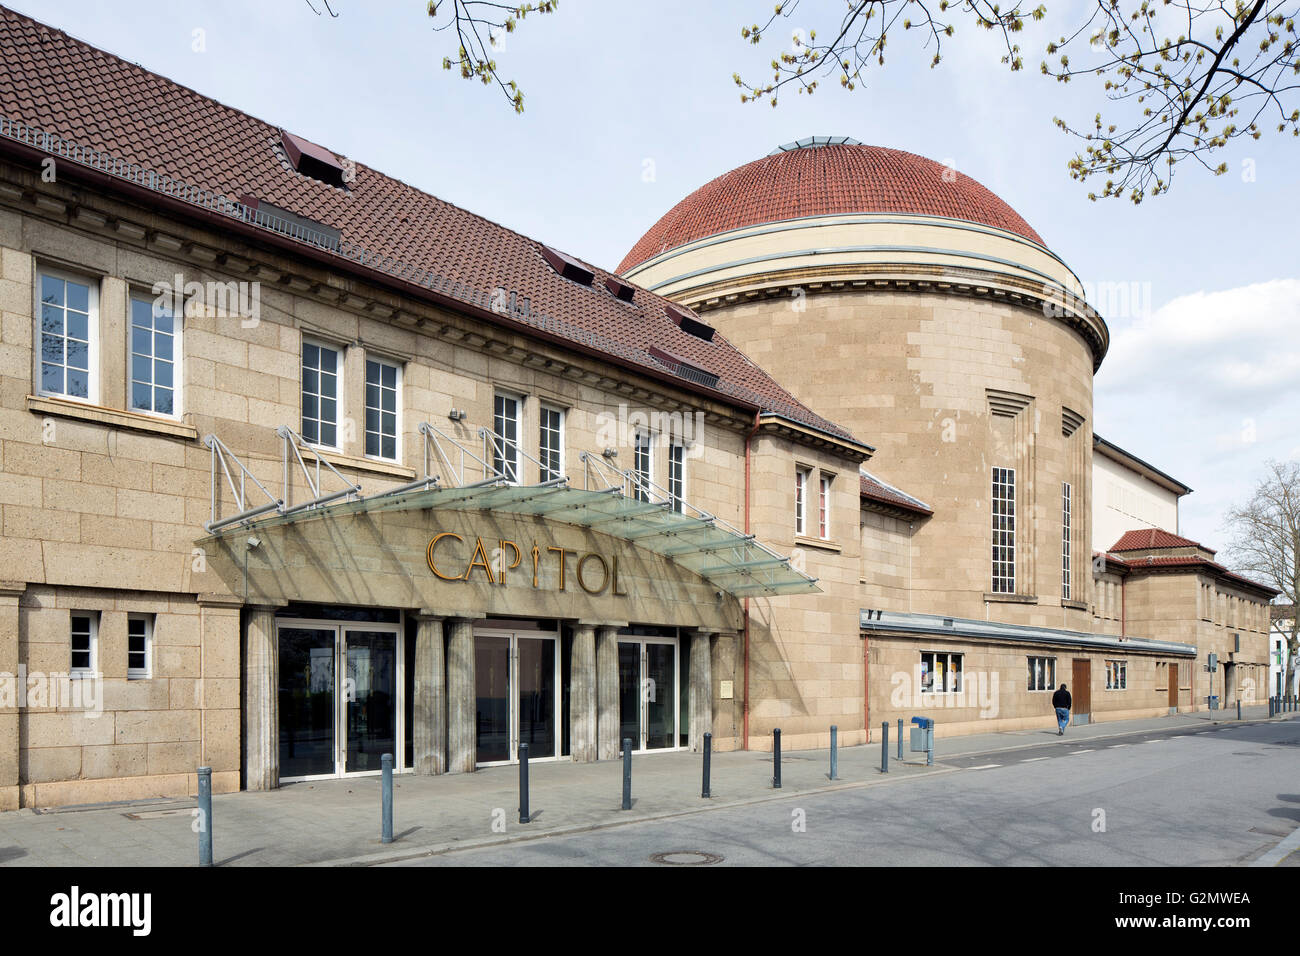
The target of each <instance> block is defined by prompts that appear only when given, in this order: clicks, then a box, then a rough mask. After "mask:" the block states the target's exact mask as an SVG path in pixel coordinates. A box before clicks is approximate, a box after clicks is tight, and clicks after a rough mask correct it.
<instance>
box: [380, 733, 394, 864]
mask: <svg viewBox="0 0 1300 956" xmlns="http://www.w3.org/2000/svg"><path fill="white" fill-rule="evenodd" d="M379 766H380V769H381V771H382V772H383V781H384V782H383V787H382V788H381V789H382V791H383V795H382V796H381V797H380V798H379V815H380V818H381V819H380V834H379V842H380V843H392V842H393V755H392V754H383V755H382V756H380V758H379Z"/></svg>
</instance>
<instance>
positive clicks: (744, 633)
mask: <svg viewBox="0 0 1300 956" xmlns="http://www.w3.org/2000/svg"><path fill="white" fill-rule="evenodd" d="M758 416H759V412H758V411H755V412H754V427H753V428H751V429H750V430H749V434H748V435H746V436H745V534H749V533H750V532H749V453H750V446H751V444H752V442H753V440H754V435H755V434H757V433H758ZM741 640H742V641H744V643H745V706H744V711H743V712H744V729H743V731H742V733H743V734H744V735H745V737H744V741H743V742H742V744H741V746H742V748H743V749H745V750H748V749H749V598H748V597H746V598H745V611H744V620H743V627H742V628H741Z"/></svg>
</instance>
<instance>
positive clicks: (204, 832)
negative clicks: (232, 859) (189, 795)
mask: <svg viewBox="0 0 1300 956" xmlns="http://www.w3.org/2000/svg"><path fill="white" fill-rule="evenodd" d="M211 865H212V768H211V767H200V768H199V866H211Z"/></svg>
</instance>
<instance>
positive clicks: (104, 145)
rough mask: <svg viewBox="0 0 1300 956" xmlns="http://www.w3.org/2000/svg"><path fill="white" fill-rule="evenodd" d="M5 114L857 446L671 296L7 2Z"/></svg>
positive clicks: (1, 12) (348, 262)
mask: <svg viewBox="0 0 1300 956" xmlns="http://www.w3.org/2000/svg"><path fill="white" fill-rule="evenodd" d="M0 118H6V119H9V120H17V121H21V122H23V123H27V124H31V125H32V126H34V127H37V128H39V129H40V130H42V131H46V132H50V133H54V134H57V135H58V136H62V137H64V138H65V139H67V140H71V141H72V142H74V143H77V144H80V145H82V146H89V147H92V148H94V149H98V150H103V151H105V152H107V153H110V154H113V155H114V156H115V157H118V158H120V159H123V160H125V161H127V162H130V163H136V164H138V165H140V166H143V167H147V168H148V169H151V170H154V171H156V172H158V173H160V174H164V175H166V176H170V177H172V178H173V179H175V180H180V181H183V182H184V183H186V184H188V185H190V186H197V187H202V188H204V189H209V190H215V191H217V192H219V193H222V194H223V195H224V196H227V197H231V198H232V199H234V198H235V197H239V196H241V195H247V196H250V197H254V198H256V199H258V200H261V201H263V202H266V203H271V204H274V205H275V206H279V207H281V208H282V209H285V210H288V211H290V212H292V213H294V214H296V215H298V216H303V217H307V218H309V219H312V220H315V221H317V222H319V223H321V224H323V225H325V226H328V227H330V228H332V229H337V230H339V231H340V232H341V234H342V239H343V240H344V241H345V242H346V243H350V244H352V246H354V247H355V246H360V247H364V249H365V251H366V253H367V259H366V261H367V263H368V262H369V261H370V259H371V257H374V258H376V259H380V258H381V257H384V256H389V257H392V258H393V259H395V260H400V261H401V262H403V263H407V264H410V265H412V266H414V267H416V268H417V269H420V270H429V271H430V272H432V273H434V274H436V275H437V276H440V277H441V278H442V280H445V283H446V284H445V288H448V289H450V288H453V286H452V283H459V284H460V286H458V287H456V288H457V289H458V290H459V291H458V292H455V293H448V294H453V295H456V296H458V298H460V299H461V300H463V301H466V302H467V303H469V304H477V303H479V302H487V301H489V300H490V297H491V295H492V293H493V290H494V289H498V288H502V289H505V290H507V292H515V293H517V294H518V295H519V296H521V297H526V298H527V299H528V300H529V302H530V312H529V314H528V315H525V316H510V317H508V318H509V319H510V320H512V322H513V323H514V324H517V325H518V327H519V330H520V331H521V332H524V333H527V332H528V330H529V328H530V327H532V328H534V329H539V330H544V331H545V332H547V333H550V334H553V335H558V336H559V337H561V338H564V339H566V340H568V341H572V342H574V343H575V344H577V345H579V346H585V347H587V348H594V349H596V350H598V351H602V352H605V353H607V354H610V355H613V356H616V357H617V358H619V359H621V360H623V361H624V362H629V363H631V364H633V365H638V366H641V367H644V368H646V369H647V370H649V371H651V372H653V373H657V374H659V375H661V376H662V375H663V374H664V373H665V372H667V373H670V374H671V375H674V376H677V377H678V379H680V381H681V382H682V385H683V387H685V388H691V389H694V390H697V391H699V390H701V388H702V386H701V385H700V384H699V383H697V382H692V381H691V380H690V379H688V378H682V377H681V376H680V373H679V372H678V370H677V369H676V368H674V367H672V366H665V365H664V364H663V363H661V362H657V361H656V360H655V359H654V358H652V357H651V356H650V354H649V352H648V349H649V347H651V346H657V347H659V348H661V349H662V350H664V351H666V352H669V353H671V354H674V355H679V356H681V357H682V358H683V359H685V360H686V361H687V362H688V363H690V364H692V365H694V366H696V367H698V368H701V369H704V370H706V371H708V372H710V373H713V374H716V375H718V376H719V377H720V382H719V384H718V386H717V388H716V389H715V390H714V391H713V394H715V395H716V392H719V391H720V392H722V393H723V394H724V395H727V396H729V397H731V398H733V399H735V400H738V401H739V402H740V403H741V405H742V406H744V407H754V406H758V407H759V408H761V409H763V410H765V411H771V412H775V413H777V414H780V415H784V416H785V417H787V418H791V419H794V420H795V421H799V422H801V423H803V424H805V425H809V426H811V427H813V428H815V429H818V430H820V431H823V432H826V433H828V434H831V435H834V436H836V437H839V438H843V439H848V440H850V441H855V442H856V439H853V438H852V436H851V435H850V434H849V432H848V431H847V430H845V429H843V428H841V427H839V426H838V425H835V424H834V423H832V422H830V421H828V420H827V419H825V418H822V417H821V416H819V415H817V414H815V413H814V412H812V411H811V410H810V409H808V408H807V406H805V405H803V404H802V403H801V402H799V401H798V400H797V399H796V398H795V397H794V396H793V395H791V394H790V393H789V392H788V391H786V390H785V389H784V388H782V387H781V386H780V385H778V384H777V383H776V382H775V381H774V380H773V379H772V378H771V377H770V376H769V375H767V373H765V372H764V371H763V370H762V369H760V368H759V367H758V366H757V365H755V364H754V363H753V362H752V361H750V360H749V359H748V358H747V357H746V356H745V355H743V354H742V353H741V352H740V351H739V350H738V349H737V348H735V346H733V345H731V344H730V343H729V342H727V341H726V340H725V339H724V338H723V337H722V336H721V335H715V336H713V339H712V341H711V342H706V341H704V340H703V339H701V338H699V337H697V336H695V335H691V334H690V333H688V332H685V331H683V330H682V329H680V328H678V326H677V325H676V324H675V323H674V322H673V321H672V320H671V319H670V318H669V317H668V315H667V314H666V313H665V311H664V307H665V305H667V304H668V300H666V299H663V298H661V297H659V296H656V295H654V294H653V293H650V292H647V291H645V290H643V289H637V290H636V292H635V295H634V297H633V300H632V301H631V302H623V301H620V300H619V299H618V298H617V297H616V296H615V295H613V294H611V293H610V292H609V291H608V290H607V288H606V287H605V280H606V279H608V278H610V277H611V275H612V274H611V273H609V272H606V271H604V270H601V269H596V268H594V267H592V270H591V271H592V272H593V273H594V274H595V281H594V282H593V283H592V286H586V287H584V286H580V285H578V284H577V283H575V282H572V281H570V280H568V279H565V278H562V277H561V276H560V275H558V274H557V273H556V272H555V270H554V269H553V268H552V267H551V266H550V265H548V264H547V262H546V260H545V259H544V258H543V253H542V250H543V248H544V247H543V245H542V244H541V243H539V242H536V241H534V240H532V239H529V238H528V237H526V236H522V235H520V234H519V233H517V232H514V231H512V230H510V229H507V228H505V227H503V226H500V225H498V224H497V223H494V222H490V221H489V220H487V219H484V218H482V217H481V216H476V215H474V214H473V213H471V212H468V211H466V210H464V209H461V208H459V207H457V206H453V205H451V204H450V203H447V202H444V201H442V200H441V199H438V198H437V197H435V196H431V195H429V194H428V193H425V192H422V191H420V190H419V189H416V188H414V187H413V186H409V185H407V184H406V183H403V182H400V181H399V180H396V179H393V178H391V177H389V176H385V175H384V174H383V173H380V172H378V171H377V170H374V169H371V168H370V167H368V166H365V165H363V164H361V163H357V164H356V166H355V178H354V179H353V180H352V181H351V182H349V183H348V184H347V188H345V189H344V188H338V187H335V186H331V185H328V184H326V183H323V182H320V181H318V180H316V179H313V178H311V177H310V176H305V175H301V174H299V173H297V172H295V171H294V169H293V167H292V166H291V165H290V163H289V161H288V159H287V157H286V156H285V154H284V151H283V146H282V145H281V142H282V140H281V130H280V129H279V128H277V127H275V126H272V125H271V124H269V123H265V122H263V121H262V120H259V119H256V118H254V117H252V116H249V115H248V114H246V113H242V112H240V111H239V110H235V109H232V108H230V107H228V106H224V105H223V104H221V103H218V102H217V101H215V100H212V99H209V98H208V97H205V96H202V95H200V94H198V93H196V92H194V91H193V90H190V89H187V88H186V87H183V86H180V85H178V84H176V83H173V82H172V81H171V80H168V79H166V78H165V77H161V76H158V75H157V74H155V73H151V72H149V71H147V70H145V69H143V68H141V67H139V66H136V65H134V64H132V63H128V62H127V61H125V60H122V59H120V58H118V57H116V56H113V55H112V54H109V53H106V52H104V51H102V50H98V49H96V48H95V47H92V46H89V45H88V44H85V43H82V42H81V41H79V40H76V39H74V38H72V37H70V36H68V35H67V34H66V33H63V32H61V31H59V30H56V29H53V28H50V27H46V26H44V25H42V24H40V23H38V22H36V21H34V20H31V19H30V18H28V17H25V16H22V15H21V14H18V13H15V12H14V11H12V10H8V9H6V8H3V7H0ZM339 158H340V159H342V157H339ZM60 162H61V163H65V162H70V161H68V160H60ZM62 168H67V167H61V171H62ZM74 172H75V169H74ZM313 248H314V247H313ZM337 258H338V260H339V264H340V268H355V267H356V258H355V256H354V257H353V258H352V259H349V258H347V257H345V256H342V255H339V256H338V257H337ZM395 271H396V270H390V271H389V275H393V274H394V272H395Z"/></svg>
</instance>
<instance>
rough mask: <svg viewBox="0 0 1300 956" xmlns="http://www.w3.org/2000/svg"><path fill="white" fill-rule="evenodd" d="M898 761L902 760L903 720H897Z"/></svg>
mask: <svg viewBox="0 0 1300 956" xmlns="http://www.w3.org/2000/svg"><path fill="white" fill-rule="evenodd" d="M898 759H899V760H902V759H903V718H902V717H899V718H898Z"/></svg>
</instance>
